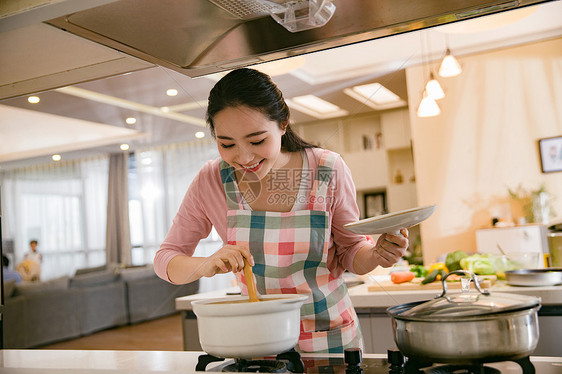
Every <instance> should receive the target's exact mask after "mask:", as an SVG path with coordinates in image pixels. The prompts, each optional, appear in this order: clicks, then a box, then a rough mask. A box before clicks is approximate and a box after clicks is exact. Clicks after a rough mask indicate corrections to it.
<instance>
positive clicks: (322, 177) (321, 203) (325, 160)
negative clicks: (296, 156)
mask: <svg viewBox="0 0 562 374" xmlns="http://www.w3.org/2000/svg"><path fill="white" fill-rule="evenodd" d="M336 159H337V153H334V152H332V151H329V150H327V149H326V150H324V152H322V155H321V156H320V161H319V162H318V170H317V171H316V176H315V178H314V181H313V184H312V189H311V191H310V198H309V200H308V207H307V209H309V210H324V209H325V206H326V198H327V196H328V194H327V193H328V187H329V185H330V180H331V179H332V176H334V177H335V175H333V174H334V172H333V171H334V170H333V167H334V164H335V162H336Z"/></svg>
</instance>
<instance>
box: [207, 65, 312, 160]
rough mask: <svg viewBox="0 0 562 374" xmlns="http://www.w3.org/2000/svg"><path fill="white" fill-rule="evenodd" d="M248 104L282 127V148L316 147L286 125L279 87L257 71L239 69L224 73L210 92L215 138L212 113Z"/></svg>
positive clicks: (209, 113) (209, 116)
mask: <svg viewBox="0 0 562 374" xmlns="http://www.w3.org/2000/svg"><path fill="white" fill-rule="evenodd" d="M237 106H247V107H249V108H253V109H257V110H259V111H261V112H262V113H263V114H265V115H266V116H267V117H268V118H269V119H270V120H271V121H276V122H277V123H278V124H279V127H280V128H285V134H284V135H283V136H282V137H281V149H282V150H284V151H287V152H295V151H300V150H302V149H305V148H314V147H316V146H315V145H313V144H310V143H308V142H306V141H305V140H304V139H302V138H301V137H300V136H298V135H297V134H296V133H295V132H294V131H293V130H292V129H291V126H290V124H289V116H290V112H289V107H288V106H287V103H286V102H285V99H283V94H282V93H281V90H279V88H278V87H277V85H276V84H275V83H273V81H272V80H271V78H270V77H269V76H268V75H267V74H264V73H262V72H260V71H258V70H254V69H248V68H242V69H236V70H233V71H231V72H230V73H228V74H227V75H225V76H224V77H223V78H222V79H221V80H219V81H218V82H217V84H215V86H214V87H213V88H212V89H211V92H210V93H209V105H208V106H207V124H208V125H209V128H210V130H211V134H212V135H213V137H215V124H214V122H213V119H214V117H215V115H216V114H217V113H218V112H220V111H221V110H223V109H226V108H232V107H237Z"/></svg>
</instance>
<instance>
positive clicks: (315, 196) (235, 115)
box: [154, 68, 408, 353]
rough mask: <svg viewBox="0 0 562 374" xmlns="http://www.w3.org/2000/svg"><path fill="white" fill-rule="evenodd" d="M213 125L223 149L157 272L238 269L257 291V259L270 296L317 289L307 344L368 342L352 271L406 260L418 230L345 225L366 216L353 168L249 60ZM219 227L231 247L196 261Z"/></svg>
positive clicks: (226, 89)
mask: <svg viewBox="0 0 562 374" xmlns="http://www.w3.org/2000/svg"><path fill="white" fill-rule="evenodd" d="M207 123H208V124H209V126H210V130H211V134H212V135H213V137H214V138H215V139H216V141H217V146H218V149H219V154H220V156H221V157H220V158H218V159H216V160H213V161H209V162H207V163H206V164H205V165H204V166H203V168H202V169H201V170H200V171H199V173H198V175H197V176H196V177H195V179H194V180H193V182H192V183H191V185H190V186H189V188H188V191H187V193H186V195H185V197H184V200H183V202H182V203H181V206H180V208H179V210H178V213H177V215H176V217H175V218H174V221H173V224H172V227H171V228H170V231H169V232H168V234H167V236H166V238H165V239H164V242H163V243H162V245H161V246H160V248H159V250H158V251H157V253H156V256H155V258H154V269H155V272H156V274H157V275H158V276H159V277H160V278H162V279H164V280H167V281H168V282H171V283H174V284H185V283H189V282H193V281H195V280H198V279H199V278H202V277H212V276H214V275H215V274H222V273H227V272H233V273H235V274H236V276H237V278H238V281H239V284H240V286H241V289H242V292H243V293H244V294H247V287H246V285H245V279H244V278H243V277H242V275H243V272H241V271H242V270H243V268H244V261H247V262H248V263H249V264H250V265H253V273H254V275H255V278H256V286H257V290H258V292H259V293H260V294H262V295H265V294H283V293H287V294H295V293H297V294H306V295H308V300H307V301H305V303H304V305H303V307H302V308H301V332H300V337H299V342H298V345H297V347H295V348H296V349H298V350H300V351H302V352H326V353H343V350H344V349H346V348H363V347H362V345H363V342H362V338H361V331H360V328H359V320H358V318H357V315H356V313H355V310H354V308H353V305H352V304H351V299H350V297H349V294H348V292H347V287H346V286H345V283H344V279H343V276H342V275H343V273H344V271H345V270H349V271H351V272H354V273H357V274H366V273H368V272H370V271H371V270H373V269H374V268H375V267H377V266H379V265H381V266H384V267H388V266H391V265H393V264H394V263H396V262H397V261H398V260H400V258H401V257H402V256H403V255H404V253H405V251H406V249H407V248H408V239H407V234H408V233H407V230H406V229H403V231H402V235H392V234H383V235H381V236H380V237H379V239H378V241H377V242H376V244H373V243H369V242H368V240H367V238H366V237H365V236H364V235H357V234H354V233H352V232H351V231H348V230H347V229H345V228H344V225H345V224H347V223H351V222H355V221H357V220H358V219H359V209H358V207H357V203H356V200H355V197H356V196H355V195H356V191H355V185H354V183H353V180H352V176H351V172H350V170H349V168H348V167H347V165H346V164H345V162H344V161H343V159H342V158H341V156H340V155H338V154H337V153H334V152H331V151H329V150H325V149H321V148H318V147H316V146H314V145H313V144H309V143H307V142H306V141H304V140H303V139H301V138H300V137H299V136H298V135H297V134H296V133H295V132H293V130H292V129H291V126H290V124H289V108H288V106H287V104H286V103H285V100H284V99H283V95H282V93H281V91H280V90H279V89H278V88H277V86H276V85H275V83H273V82H272V81H271V79H270V77H269V76H267V75H266V74H263V73H261V72H259V71H257V70H253V69H246V68H244V69H237V70H233V71H231V72H230V73H228V74H227V75H226V76H224V77H223V78H222V79H221V80H220V81H219V82H217V84H216V85H215V86H214V88H213V89H212V90H211V93H210V95H209V103H208V107H207ZM213 226H214V227H215V229H216V231H217V233H218V234H219V236H220V237H221V239H222V240H223V243H224V245H223V247H222V248H220V249H219V250H217V251H216V252H215V253H214V254H212V255H210V256H208V257H194V256H193V253H194V251H195V248H196V246H197V244H198V243H199V241H200V240H201V239H204V238H206V237H207V236H208V235H209V233H210V232H211V229H212V227H213Z"/></svg>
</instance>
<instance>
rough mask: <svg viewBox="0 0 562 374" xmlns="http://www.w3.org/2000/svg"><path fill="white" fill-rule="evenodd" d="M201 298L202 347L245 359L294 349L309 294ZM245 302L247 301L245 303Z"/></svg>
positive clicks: (195, 303)
mask: <svg viewBox="0 0 562 374" xmlns="http://www.w3.org/2000/svg"><path fill="white" fill-rule="evenodd" d="M259 298H260V302H255V303H250V302H247V301H248V296H234V297H223V298H216V299H207V300H197V301H193V302H192V303H191V304H192V306H193V312H194V313H195V315H196V316H197V327H198V329H199V342H200V343H201V348H203V350H204V351H205V352H207V353H209V354H211V355H213V356H217V357H224V358H245V359H251V358H254V357H262V356H269V355H277V354H279V353H283V352H286V351H288V350H290V349H291V348H293V347H294V346H295V345H296V344H297V343H298V340H299V335H300V310H301V306H302V304H303V303H304V302H305V300H307V299H308V296H306V295H263V296H260V297H259ZM241 301H246V302H243V303H241Z"/></svg>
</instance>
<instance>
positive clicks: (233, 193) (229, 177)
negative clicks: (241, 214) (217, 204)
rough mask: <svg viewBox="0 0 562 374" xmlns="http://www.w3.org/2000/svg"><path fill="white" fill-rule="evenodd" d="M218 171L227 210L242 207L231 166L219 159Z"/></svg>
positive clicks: (234, 173)
mask: <svg viewBox="0 0 562 374" xmlns="http://www.w3.org/2000/svg"><path fill="white" fill-rule="evenodd" d="M220 173H221V179H222V184H223V186H224V193H225V195H226V204H227V205H228V209H229V210H238V209H244V203H243V200H242V195H241V194H240V192H239V191H238V188H237V187H236V172H235V170H234V168H233V167H232V166H230V165H229V164H228V163H227V162H226V161H224V160H221V161H220Z"/></svg>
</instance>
